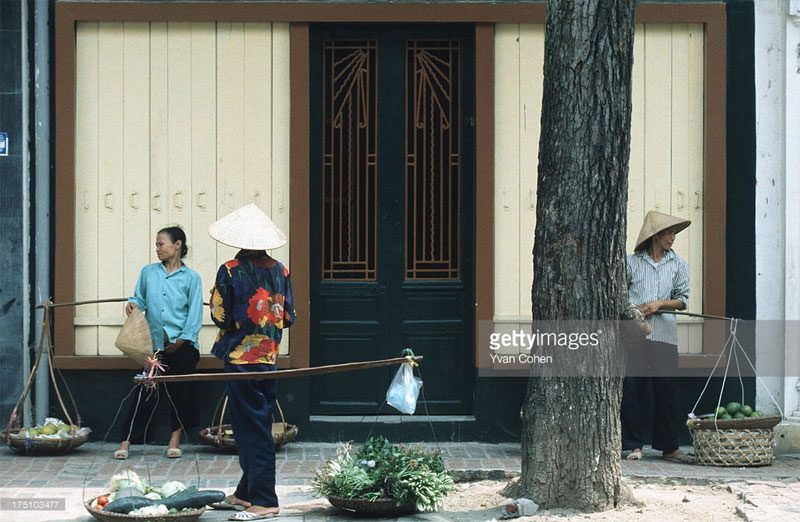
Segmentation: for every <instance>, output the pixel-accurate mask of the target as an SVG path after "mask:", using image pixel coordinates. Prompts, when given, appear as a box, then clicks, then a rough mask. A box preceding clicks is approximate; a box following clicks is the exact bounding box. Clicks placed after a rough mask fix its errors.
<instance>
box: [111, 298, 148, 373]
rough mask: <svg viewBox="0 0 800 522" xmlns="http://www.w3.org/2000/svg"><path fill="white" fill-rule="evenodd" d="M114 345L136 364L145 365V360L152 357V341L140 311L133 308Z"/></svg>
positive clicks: (145, 320)
mask: <svg viewBox="0 0 800 522" xmlns="http://www.w3.org/2000/svg"><path fill="white" fill-rule="evenodd" d="M114 345H115V346H116V347H117V348H119V349H120V351H121V352H122V353H124V354H125V355H127V356H128V357H129V358H130V359H133V360H134V361H136V362H137V363H138V364H140V365H142V366H145V365H146V364H147V359H148V358H149V357H152V356H153V339H152V338H151V337H150V326H149V325H148V324H147V319H145V317H144V314H143V313H142V312H141V310H139V309H138V308H134V309H133V310H132V311H131V315H129V316H128V318H127V319H126V320H125V324H123V325H122V328H121V329H120V331H119V335H117V340H116V341H114Z"/></svg>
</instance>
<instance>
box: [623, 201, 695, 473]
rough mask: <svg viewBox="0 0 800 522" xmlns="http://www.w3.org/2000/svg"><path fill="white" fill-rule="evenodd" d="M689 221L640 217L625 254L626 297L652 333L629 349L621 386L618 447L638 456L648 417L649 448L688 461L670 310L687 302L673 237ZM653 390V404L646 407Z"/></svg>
mask: <svg viewBox="0 0 800 522" xmlns="http://www.w3.org/2000/svg"><path fill="white" fill-rule="evenodd" d="M690 224H691V221H688V220H685V219H681V218H678V217H675V216H670V215H668V214H663V213H661V212H655V211H650V212H648V213H647V216H645V219H644V224H643V225H642V230H641V232H639V238H638V240H637V241H636V248H635V249H634V253H633V254H632V255H630V256H629V257H628V299H629V301H630V302H631V303H632V304H634V305H637V306H638V307H639V310H641V312H642V314H644V317H645V319H647V322H648V323H649V325H650V329H651V333H650V334H649V335H648V336H647V339H645V340H644V341H643V342H641V343H634V345H633V346H632V347H631V348H630V349H629V351H628V376H626V377H625V379H624V381H623V386H622V407H621V414H620V417H621V419H620V420H621V422H622V449H623V451H625V450H629V451H630V453H629V454H628V457H627V458H628V459H630V460H639V459H640V458H642V445H643V444H642V442H643V440H642V433H643V431H644V429H645V428H646V426H647V425H648V424H650V421H652V426H653V433H652V435H653V436H652V446H653V449H656V450H660V451H661V453H662V457H663V458H664V459H666V460H671V461H674V462H681V463H692V462H693V461H694V459H693V457H691V456H689V455H686V454H684V453H683V452H682V451H681V450H680V448H679V447H678V430H677V426H676V422H675V421H676V416H677V403H676V401H675V384H674V383H673V381H672V378H673V376H675V375H676V372H677V369H678V327H677V322H676V319H675V315H674V314H669V313H667V314H664V313H659V314H656V313H655V312H657V311H667V310H684V309H685V308H686V306H687V304H688V302H689V266H688V264H687V263H686V261H685V260H684V259H683V258H682V257H680V256H679V255H678V254H676V253H675V251H674V250H673V249H672V244H673V243H674V242H675V235H676V234H677V233H678V232H680V231H681V230H683V229H685V228H686V227H688V226H689V225H690ZM649 393H652V400H653V405H654V408H653V410H652V411H646V410H645V408H643V407H642V404H644V403H647V402H648V401H647V399H648V394H649Z"/></svg>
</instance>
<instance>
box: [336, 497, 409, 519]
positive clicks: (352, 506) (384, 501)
mask: <svg viewBox="0 0 800 522" xmlns="http://www.w3.org/2000/svg"><path fill="white" fill-rule="evenodd" d="M328 502H330V503H331V505H332V506H333V507H336V508H339V509H343V510H345V511H350V512H351V513H356V514H359V515H366V516H373V517H399V516H403V515H411V514H413V513H416V512H417V507H416V506H415V505H414V504H410V503H406V504H400V505H399V506H398V505H397V500H395V499H393V498H379V499H378V500H363V499H358V498H344V497H335V496H330V497H328Z"/></svg>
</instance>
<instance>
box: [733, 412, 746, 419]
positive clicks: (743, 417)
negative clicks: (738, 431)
mask: <svg viewBox="0 0 800 522" xmlns="http://www.w3.org/2000/svg"><path fill="white" fill-rule="evenodd" d="M733 418H734V419H746V418H747V415H745V414H744V413H742V412H740V411H737V412H736V415H734V416H733Z"/></svg>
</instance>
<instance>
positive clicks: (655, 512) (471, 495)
mask: <svg viewBox="0 0 800 522" xmlns="http://www.w3.org/2000/svg"><path fill="white" fill-rule="evenodd" d="M623 483H624V484H625V485H626V486H627V487H628V489H629V490H630V491H631V492H632V494H633V496H634V498H635V499H636V501H637V504H638V505H635V504H628V505H624V506H622V507H619V508H617V509H614V510H611V511H604V512H601V513H582V512H578V511H575V510H571V509H552V510H541V509H540V510H539V511H538V512H537V513H536V515H535V516H530V517H519V518H516V519H512V520H520V521H524V520H529V521H534V520H535V521H536V522H544V521H553V522H555V521H562V520H565V519H569V520H588V521H592V520H620V521H631V522H632V521H636V522H665V520H701V521H703V522H717V521H728V520H731V521H732V520H737V521H741V520H742V518H741V517H740V515H737V512H736V508H737V506H738V505H739V504H740V503H741V501H740V500H739V498H738V497H737V495H736V494H735V493H734V492H732V491H731V489H730V488H729V487H728V486H727V485H725V484H719V485H686V484H680V483H679V482H678V481H673V482H669V481H666V482H660V483H657V484H648V483H644V482H641V481H636V480H630V479H626V478H623ZM505 485H506V483H505V482H502V481H494V480H484V481H480V482H467V483H459V484H456V490H455V491H452V492H451V493H450V494H449V495H448V496H447V499H446V500H445V502H444V506H443V509H442V510H440V511H439V512H438V513H437V514H438V515H439V516H441V517H443V518H445V519H447V520H454V521H457V522H477V521H484V520H496V519H500V517H501V514H502V511H501V510H502V506H504V505H505V504H507V503H508V502H509V501H510V500H511V499H508V498H507V497H505V496H503V495H502V494H501V491H502V490H503V488H504V487H505ZM665 515H666V516H667V518H665Z"/></svg>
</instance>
